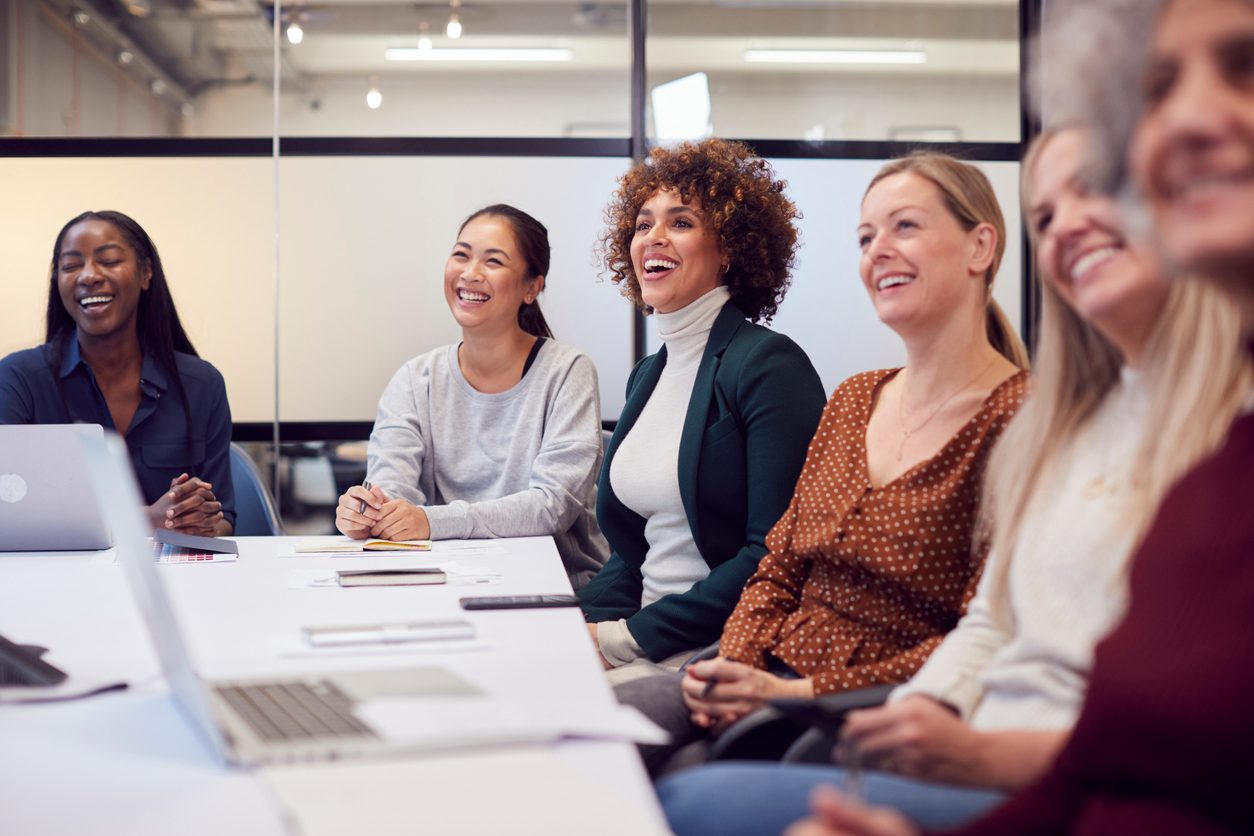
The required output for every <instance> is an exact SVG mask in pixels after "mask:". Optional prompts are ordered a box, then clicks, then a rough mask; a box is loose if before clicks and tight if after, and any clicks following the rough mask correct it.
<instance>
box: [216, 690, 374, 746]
mask: <svg viewBox="0 0 1254 836" xmlns="http://www.w3.org/2000/svg"><path fill="white" fill-rule="evenodd" d="M216 690H217V692H218V693H219V694H220V695H222V698H223V699H225V700H226V701H227V703H228V704H229V705H230V706H231V707H232V708H233V709H235V712H236V713H237V714H238V715H239V716H240V718H241V719H242V720H244V722H246V723H247V724H248V725H249V727H251V728H252V730H253V731H254V732H256V733H257V735H258V736H260V737H261V739H262V740H266V741H299V740H311V739H319V738H328V737H360V736H362V735H366V736H369V737H374V736H375V734H374V732H373V731H371V730H370V727H369V726H367V725H366V724H364V723H362V722H361V721H360V720H358V719H357V718H356V717H354V716H353V714H352V711H351V709H352V705H353V703H352V700H350V699H349V698H348V697H347V696H345V695H344V693H343V692H342V691H340V689H339V688H336V687H335V685H334V684H332V683H331V682H330V681H329V680H319V681H316V682H297V681H291V682H273V683H258V684H256V685H221V686H218V687H217V689H216Z"/></svg>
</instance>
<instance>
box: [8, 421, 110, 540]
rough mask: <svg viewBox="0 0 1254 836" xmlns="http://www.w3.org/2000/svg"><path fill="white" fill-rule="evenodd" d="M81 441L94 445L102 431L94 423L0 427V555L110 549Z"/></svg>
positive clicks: (106, 529) (107, 533)
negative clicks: (77, 440)
mask: <svg viewBox="0 0 1254 836" xmlns="http://www.w3.org/2000/svg"><path fill="white" fill-rule="evenodd" d="M80 437H88V438H95V439H97V440H99V439H100V438H102V437H103V431H102V430H101V428H100V425H99V424H6V425H0V552H35V551H94V550H97V549H107V548H109V543H110V538H109V527H108V526H107V525H106V524H105V518H104V517H103V516H102V515H101V513H100V508H99V505H98V504H97V502H96V500H95V498H94V496H93V494H92V489H91V485H90V484H89V482H88V480H87V478H86V473H85V472H84V464H83V453H82V450H81V449H80V448H79V445H78V444H77V442H76V439H78V438H80ZM128 465H129V460H128Z"/></svg>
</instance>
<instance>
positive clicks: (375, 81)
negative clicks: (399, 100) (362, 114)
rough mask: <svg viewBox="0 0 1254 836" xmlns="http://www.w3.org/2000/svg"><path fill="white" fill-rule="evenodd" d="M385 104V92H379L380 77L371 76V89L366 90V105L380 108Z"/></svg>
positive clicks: (374, 108) (376, 108) (372, 108)
mask: <svg viewBox="0 0 1254 836" xmlns="http://www.w3.org/2000/svg"><path fill="white" fill-rule="evenodd" d="M382 104H383V94H382V93H380V92H379V77H378V76H377V75H372V76H370V89H369V90H368V91H367V92H366V107H368V108H370V109H371V110H378V109H379V107H380V106H381V105H382Z"/></svg>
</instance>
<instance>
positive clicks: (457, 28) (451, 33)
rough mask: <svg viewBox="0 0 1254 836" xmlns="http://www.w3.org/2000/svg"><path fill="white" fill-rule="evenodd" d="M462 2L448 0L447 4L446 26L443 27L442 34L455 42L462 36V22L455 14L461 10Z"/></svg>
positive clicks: (459, 0) (460, 0)
mask: <svg viewBox="0 0 1254 836" xmlns="http://www.w3.org/2000/svg"><path fill="white" fill-rule="evenodd" d="M461 7H462V0H449V4H448V10H449V15H448V25H447V26H445V27H444V34H445V35H448V37H449V39H450V40H454V41H455V40H457V39H458V38H460V37H461V36H462V22H461V20H460V19H459V18H458V16H457V13H458V11H460V10H461Z"/></svg>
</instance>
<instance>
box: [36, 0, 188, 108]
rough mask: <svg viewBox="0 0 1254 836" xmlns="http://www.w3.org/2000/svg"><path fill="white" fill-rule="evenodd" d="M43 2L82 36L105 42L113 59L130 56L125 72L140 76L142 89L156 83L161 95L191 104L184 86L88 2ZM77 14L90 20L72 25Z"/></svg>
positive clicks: (71, 0)
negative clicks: (91, 34) (87, 34)
mask: <svg viewBox="0 0 1254 836" xmlns="http://www.w3.org/2000/svg"><path fill="white" fill-rule="evenodd" d="M44 2H45V3H46V4H47V5H48V6H50V7H52V8H54V9H57V10H58V11H60V12H61V13H62V14H63V15H65V16H66V17H67V18H69V19H70V20H71V22H72V23H73V24H74V25H78V26H79V28H80V30H82V31H84V32H91V31H95V32H98V33H99V34H100V35H101V36H103V39H104V40H105V41H106V42H105V44H104V46H105V47H106V48H107V49H108V50H109V51H110V52H111V53H113V54H115V55H116V54H120V53H121V52H127V53H130V55H131V59H130V61H129V62H128V64H127V70H128V72H132V73H136V74H137V75H140V76H142V77H143V80H144V84H145V86H150V85H152V84H153V83H154V82H158V81H159V82H160V84H158V85H156V86H157V87H164V93H163V95H167V96H169V97H170V98H172V99H174V100H175V101H177V102H178V103H179V104H180V105H190V104H192V97H191V94H189V93H188V92H187V90H186V89H185V88H184V87H183V85H181V84H179V83H178V82H177V81H175V80H174V78H173V76H171V75H170V74H169V73H168V72H166V70H165V68H164V67H162V66H161V64H160V63H158V62H157V61H156V60H155V59H154V58H153V57H152V56H150V55H149V54H148V53H147V52H145V51H144V50H143V49H141V48H140V47H139V45H138V44H136V43H135V42H134V41H133V40H131V39H130V38H129V37H127V35H126V33H125V32H123V31H121V30H120V29H118V28H117V27H116V26H114V25H113V23H112V22H111V21H110V20H109V19H108V18H107V17H106V16H105V14H104V13H103V12H102V11H101V10H100V8H99V7H98V6H96V5H94V4H93V3H92V2H91V0H44ZM80 12H81V13H83V14H86V15H87V17H88V18H89V20H88V21H87V23H86V25H79V24H77V23H75V20H81V17H78V18H76V17H75V16H76V15H77V14H78V13H80Z"/></svg>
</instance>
